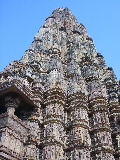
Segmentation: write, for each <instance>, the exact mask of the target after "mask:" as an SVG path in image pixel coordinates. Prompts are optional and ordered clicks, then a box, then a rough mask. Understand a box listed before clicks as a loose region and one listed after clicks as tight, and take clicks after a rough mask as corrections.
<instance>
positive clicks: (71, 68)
mask: <svg viewBox="0 0 120 160" xmlns="http://www.w3.org/2000/svg"><path fill="white" fill-rule="evenodd" d="M119 90H120V85H119V82H118V80H117V78H116V76H115V74H114V72H113V69H112V68H110V67H108V66H107V65H106V63H105V60H104V57H103V56H102V55H101V53H98V52H97V51H96V48H95V46H94V42H93V39H92V38H91V37H89V36H88V33H87V31H86V28H85V26H84V25H83V24H81V23H80V24H79V23H78V22H77V20H76V18H75V17H74V15H73V14H72V12H71V11H70V10H69V9H68V8H57V9H56V10H54V11H53V12H52V14H51V15H50V16H49V17H48V18H47V19H46V21H45V23H44V24H43V25H42V26H41V27H40V29H39V30H38V33H37V34H36V35H35V37H34V40H33V42H32V44H31V46H30V47H29V48H28V49H27V50H26V51H25V53H24V55H23V57H22V58H21V60H19V61H13V62H11V63H10V64H9V65H8V66H7V67H6V68H5V69H4V71H2V72H0V104H1V106H0V107H1V108H0V123H1V124H0V127H1V128H0V129H1V130H0V140H1V143H2V145H3V146H2V147H3V148H2V149H1V150H2V152H1V153H4V154H3V155H1V154H0V159H2V158H3V157H4V158H3V159H6V156H5V155H6V154H7V153H10V154H9V157H8V159H15V158H16V159H15V160H17V159H28V160H38V159H40V160H43V159H44V160H70V159H71V160H74V159H76V160H90V159H92V160H98V159H104V160H108V159H109V160H117V159H118V158H120V116H119V112H120V92H119ZM11 95H15V97H17V98H18V99H20V103H19V105H18V106H17V107H16V108H15V107H13V108H11V107H10V105H11V104H13V106H14V105H15V103H16V101H15V100H16V99H15V98H11V99H10V101H8V100H9V99H7V97H11ZM5 100H7V104H6V101H5ZM6 105H7V106H8V107H7V109H6V108H5V107H6ZM5 112H7V113H5ZM9 117H10V120H11V121H12V122H14V123H13V124H12V123H9V122H8V121H7V119H8V118H9ZM3 119H4V120H5V122H6V123H3ZM7 123H9V125H10V126H9V125H7ZM17 124H18V126H19V128H21V130H20V129H19V128H17V129H16V130H15V128H16V126H17ZM8 126H9V127H8ZM5 129H6V130H8V131H9V133H11V134H8V133H7V131H6V132H5ZM13 131H14V132H13ZM3 132H4V134H3ZM22 132H23V133H22ZM5 137H6V139H5ZM11 137H12V138H11ZM16 137H19V138H16ZM23 137H24V138H23ZM11 139H12V140H11ZM11 144H12V146H14V147H11ZM17 144H18V145H19V147H18V146H17ZM9 146H10V147H9ZM16 147H17V148H18V149H15V148H16ZM5 148H6V149H5ZM11 153H13V155H12V154H11ZM15 153H16V154H15ZM1 157H2V158H1Z"/></svg>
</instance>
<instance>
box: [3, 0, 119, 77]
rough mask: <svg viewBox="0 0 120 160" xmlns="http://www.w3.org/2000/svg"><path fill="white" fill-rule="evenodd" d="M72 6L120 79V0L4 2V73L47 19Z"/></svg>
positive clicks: (6, 0)
mask: <svg viewBox="0 0 120 160" xmlns="http://www.w3.org/2000/svg"><path fill="white" fill-rule="evenodd" d="M57 7H68V8H69V9H70V10H71V11H72V12H73V14H74V15H75V16H76V18H77V20H78V22H79V23H83V24H84V25H85V26H86V28H87V31H88V34H89V36H90V37H92V38H93V40H94V43H95V46H96V49H97V51H98V52H100V53H101V54H102V55H103V56H104V58H105V61H106V63H107V65H108V66H109V67H113V69H114V72H115V74H116V75H117V78H118V79H120V0H0V71H2V70H3V68H4V67H5V66H6V65H7V64H8V63H9V62H11V61H13V60H15V59H16V60H19V59H20V58H21V57H22V55H23V54H24V52H25V50H26V49H27V48H28V47H29V46H30V45H31V43H32V41H33V38H34V36H35V34H36V33H37V31H38V29H39V28H40V26H41V25H42V24H43V23H44V21H45V19H46V18H47V17H48V16H49V15H50V14H51V13H52V11H53V10H54V9H56V8H57Z"/></svg>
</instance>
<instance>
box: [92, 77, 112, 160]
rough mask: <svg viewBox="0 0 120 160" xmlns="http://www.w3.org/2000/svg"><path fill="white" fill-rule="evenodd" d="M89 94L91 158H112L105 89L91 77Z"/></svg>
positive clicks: (105, 159)
mask: <svg viewBox="0 0 120 160" xmlns="http://www.w3.org/2000/svg"><path fill="white" fill-rule="evenodd" d="M89 83H91V91H90V96H89V112H90V114H89V118H90V122H91V133H90V135H91V141H92V152H91V157H92V159H96V160H97V159H104V160H107V159H110V160H114V156H113V153H114V150H113V146H112V138H111V129H110V122H109V108H108V103H107V98H106V92H105V91H106V89H105V88H104V86H103V84H102V83H100V82H98V80H97V79H93V80H92V81H91V82H89Z"/></svg>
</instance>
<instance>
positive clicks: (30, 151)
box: [24, 82, 43, 160]
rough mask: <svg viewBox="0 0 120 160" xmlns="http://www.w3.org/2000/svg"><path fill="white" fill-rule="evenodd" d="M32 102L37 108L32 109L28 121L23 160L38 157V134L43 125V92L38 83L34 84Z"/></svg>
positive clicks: (32, 159)
mask: <svg viewBox="0 0 120 160" xmlns="http://www.w3.org/2000/svg"><path fill="white" fill-rule="evenodd" d="M32 89H33V95H34V96H33V100H34V103H35V104H36V105H37V108H34V112H33V114H32V116H31V117H30V118H29V119H28V125H29V129H30V130H29V133H28V140H27V142H26V144H25V154H24V159H26V160H28V159H29V160H35V159H36V160H37V159H39V157H40V152H39V148H40V147H39V145H40V136H41V135H40V133H41V128H40V124H41V123H43V117H42V110H41V102H42V98H43V90H42V85H41V84H40V82H35V83H34V85H33V87H32Z"/></svg>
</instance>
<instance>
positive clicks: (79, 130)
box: [68, 92, 91, 160]
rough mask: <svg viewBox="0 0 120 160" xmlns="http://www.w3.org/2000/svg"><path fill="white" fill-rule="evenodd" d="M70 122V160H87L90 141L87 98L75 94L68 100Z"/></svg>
mask: <svg viewBox="0 0 120 160" xmlns="http://www.w3.org/2000/svg"><path fill="white" fill-rule="evenodd" d="M68 103H69V104H70V105H69V111H70V120H71V125H70V126H69V129H70V134H69V136H70V137H69V141H68V143H69V145H68V146H69V147H68V149H69V150H70V151H71V155H70V157H69V158H70V159H76V160H83V159H86V160H89V159H90V146H91V139H90V135H89V121H88V106H87V96H86V95H85V94H84V93H81V92H79V93H75V94H73V95H70V97H69V98H68ZM69 158H68V159H69Z"/></svg>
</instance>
